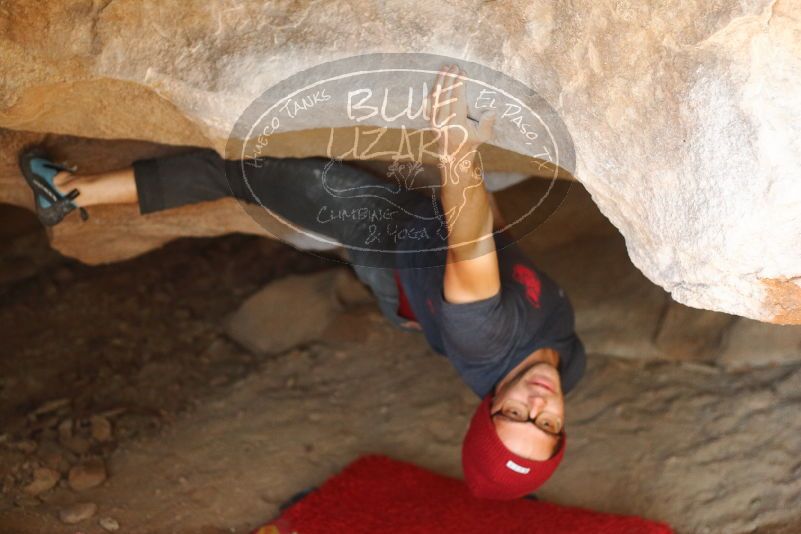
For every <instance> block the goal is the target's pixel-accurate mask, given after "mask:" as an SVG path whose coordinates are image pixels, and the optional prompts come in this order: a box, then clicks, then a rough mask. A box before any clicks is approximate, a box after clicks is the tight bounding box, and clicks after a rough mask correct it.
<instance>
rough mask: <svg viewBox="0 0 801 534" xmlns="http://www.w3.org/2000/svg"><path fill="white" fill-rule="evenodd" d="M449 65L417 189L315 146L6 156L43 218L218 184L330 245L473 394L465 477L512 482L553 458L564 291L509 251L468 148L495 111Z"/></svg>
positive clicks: (519, 484) (572, 338) (530, 480)
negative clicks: (301, 153) (289, 151)
mask: <svg viewBox="0 0 801 534" xmlns="http://www.w3.org/2000/svg"><path fill="white" fill-rule="evenodd" d="M464 75H465V73H464V71H463V70H461V69H460V68H459V67H457V66H456V65H451V66H444V67H443V68H442V69H441V70H440V72H439V73H438V75H437V78H436V83H435V84H434V86H433V88H432V90H431V93H430V94H429V95H428V100H427V102H426V109H427V114H426V119H428V120H430V123H431V130H432V132H434V134H435V135H436V136H437V139H436V146H437V148H438V151H439V152H438V156H439V160H440V171H441V176H442V181H441V183H440V185H439V192H438V193H439V195H438V198H434V201H433V202H432V198H428V197H426V196H425V195H423V194H420V193H419V192H418V191H412V190H403V191H400V192H398V191H395V190H392V191H391V192H389V193H387V191H389V190H390V189H391V188H387V181H386V180H383V179H381V178H379V177H377V176H375V175H374V174H372V173H370V172H367V171H366V170H363V169H360V168H358V167H357V166H354V165H350V164H347V163H345V162H342V161H338V160H329V159H326V158H321V157H312V158H275V157H266V156H265V157H262V158H259V161H258V163H259V164H258V165H247V164H245V163H248V161H250V162H253V161H254V160H246V159H245V160H226V159H223V158H221V157H220V156H219V155H218V154H217V152H215V151H213V150H209V149H194V150H190V151H187V152H184V153H180V154H176V155H171V156H163V157H158V158H152V159H141V160H137V161H135V162H134V163H133V165H132V166H130V167H126V168H123V169H119V170H113V171H109V172H103V173H99V174H77V173H76V172H75V169H73V168H68V167H66V166H64V165H61V164H58V163H55V162H54V161H53V160H52V159H51V158H49V157H48V155H47V152H46V151H45V150H43V149H42V148H40V147H39V148H32V149H25V150H23V151H22V152H21V153H20V158H19V161H20V168H21V170H22V173H23V175H24V177H25V179H26V180H27V182H28V184H29V185H30V186H31V188H32V189H33V194H34V202H35V205H36V210H37V213H38V215H39V217H40V219H41V221H42V222H43V223H44V224H45V225H48V226H52V225H55V224H57V223H59V222H60V221H61V220H63V219H64V217H65V216H66V215H68V214H69V213H70V212H72V211H74V210H76V209H77V210H78V211H79V212H80V214H81V217H82V218H83V219H84V220H85V219H86V218H87V217H88V210H87V208H89V207H91V206H94V205H99V204H126V203H131V204H138V207H139V211H140V213H141V214H143V215H144V214H148V213H152V212H156V211H160V210H166V209H170V208H173V207H178V206H182V205H187V204H191V203H196V202H203V201H211V200H216V199H219V198H222V197H226V196H233V197H235V198H237V199H240V200H242V201H243V202H247V203H251V204H260V205H262V206H263V207H264V208H265V209H266V211H267V212H269V213H270V214H271V216H274V214H277V215H278V216H279V217H280V219H282V220H286V221H290V222H291V223H292V224H293V225H295V226H297V227H300V228H302V229H304V230H307V231H309V232H312V233H313V234H318V235H322V236H327V237H329V238H332V239H334V240H336V241H337V242H339V243H340V244H342V245H344V246H345V247H346V249H347V256H348V260H349V262H350V264H351V265H352V267H353V269H354V270H355V272H356V274H357V275H358V276H359V278H360V279H361V280H362V281H363V282H365V283H366V284H367V285H368V286H369V287H370V288H371V290H372V291H373V293H374V295H375V297H376V300H377V303H378V306H379V308H380V309H381V311H382V313H383V314H384V315H385V316H386V317H387V319H388V320H390V321H391V322H392V323H393V324H394V325H395V326H397V327H399V328H402V329H404V330H409V331H420V330H422V333H423V334H424V335H425V337H426V340H427V341H428V343H429V344H430V345H431V347H432V348H433V349H434V350H435V351H436V352H438V353H440V354H442V355H444V356H445V357H447V358H448V360H449V361H450V362H451V363H452V365H453V366H454V368H455V369H456V371H457V372H458V373H459V375H460V376H461V378H462V379H463V380H464V382H465V383H466V384H467V385H468V386H469V387H470V388H471V389H472V390H473V391H474V392H475V393H476V394H477V395H478V397H479V398H480V399H481V402H480V404H479V406H478V409H477V410H476V412H475V413H474V415H473V416H472V418H471V421H470V424H469V427H468V430H467V433H466V435H465V437H464V441H463V444H462V467H463V470H464V475H465V481H466V482H467V484H468V486H469V487H470V489H471V491H472V492H473V493H474V494H475V495H476V496H478V497H484V498H492V499H514V498H519V497H523V496H525V495H527V494H529V493H531V492H533V491H534V490H536V489H537V488H538V487H539V486H540V485H542V484H543V483H544V482H545V481H546V480H547V479H548V478H549V477H550V476H551V474H552V473H553V472H554V470H555V469H556V467H557V466H558V465H559V463H560V462H561V460H562V457H563V455H564V451H565V447H566V434H565V413H564V394H565V393H567V392H568V391H569V390H570V389H572V388H573V387H574V386H575V385H576V383H577V382H578V381H579V379H580V378H581V376H582V375H583V372H584V367H585V354H584V348H583V345H582V343H581V341H580V340H579V338H578V337H577V335H576V333H575V330H574V322H573V310H572V306H571V304H570V302H569V300H568V298H567V296H566V295H565V293H564V292H563V290H562V289H561V288H560V287H559V286H558V285H557V284H556V283H555V282H554V281H553V280H552V279H551V278H549V277H548V276H547V275H546V274H545V273H543V272H542V271H540V270H539V269H538V268H537V267H535V266H534V265H533V263H532V262H531V260H530V259H529V258H528V257H526V256H525V254H524V253H523V252H522V250H521V249H520V248H519V247H518V246H517V244H516V243H515V242H514V241H513V240H512V239H511V237H510V235H509V234H508V233H507V231H506V230H503V227H504V226H505V225H504V224H503V221H502V220H501V218H500V212H499V211H498V210H497V208H496V209H493V206H494V202H493V200H492V198H491V196H490V194H489V193H488V192H487V190H486V188H485V186H484V180H483V174H482V172H483V169H482V164H481V159H480V155H479V154H478V152H477V148H478V147H479V146H480V145H481V144H482V143H484V142H486V141H487V140H488V139H489V138H490V136H491V133H492V130H493V125H494V121H495V117H494V116H493V114H492V113H491V112H487V113H485V114H484V115H482V116H481V117H480V119H479V120H478V121H476V120H475V119H471V118H470V117H469V116H468V114H467V102H466V98H465V95H464V87H463V83H462V82H461V80H463V79H465V78H464ZM321 180H322V182H321ZM321 184H322V185H323V187H321ZM354 191H355V192H357V193H358V194H353V192H354ZM368 192H369V194H367V193H368ZM365 207H368V208H370V210H376V211H375V212H376V213H381V217H380V218H379V219H382V220H380V221H379V220H377V217H373V216H364V217H362V216H338V217H330V216H327V215H322V216H321V215H320V214H321V213H322V214H325V213H328V214H330V213H344V214H354V213H373V212H372V211H370V212H359V211H358V210H360V209H363V208H365ZM326 210H327V211H326ZM381 210H383V211H381ZM379 223H380V224H379ZM384 223H386V225H385V226H381V224H384ZM390 223H391V225H390ZM399 230H402V232H400V231H399ZM401 235H402V236H404V237H403V238H400V237H398V236H401ZM412 235H414V236H416V237H415V238H407V236H412ZM371 238H374V239H372V240H371ZM368 244H370V245H369V246H368Z"/></svg>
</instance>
